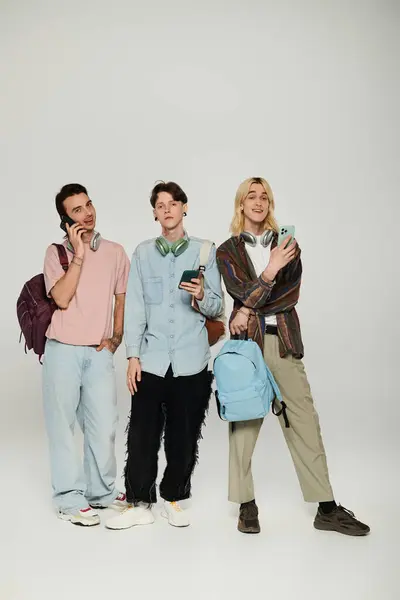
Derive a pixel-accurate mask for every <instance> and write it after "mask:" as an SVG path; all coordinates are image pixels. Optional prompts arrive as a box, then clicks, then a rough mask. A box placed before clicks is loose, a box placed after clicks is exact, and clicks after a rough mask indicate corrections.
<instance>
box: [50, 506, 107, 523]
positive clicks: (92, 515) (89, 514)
mask: <svg viewBox="0 0 400 600" xmlns="http://www.w3.org/2000/svg"><path fill="white" fill-rule="evenodd" d="M58 518H59V519H62V520H63V521H70V523H73V524H74V525H82V526H84V527H93V526H94V525H100V517H99V515H98V513H97V512H96V511H95V510H93V508H90V506H89V507H88V508H82V509H81V510H79V511H78V512H77V513H74V514H71V513H65V512H62V511H61V510H59V511H58Z"/></svg>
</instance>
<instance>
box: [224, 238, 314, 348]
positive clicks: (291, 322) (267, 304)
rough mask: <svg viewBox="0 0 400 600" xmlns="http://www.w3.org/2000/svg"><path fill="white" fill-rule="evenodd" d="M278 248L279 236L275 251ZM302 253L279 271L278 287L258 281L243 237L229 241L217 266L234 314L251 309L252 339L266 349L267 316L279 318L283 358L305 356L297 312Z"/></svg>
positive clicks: (262, 280) (249, 327) (276, 284)
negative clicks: (244, 308)
mask: <svg viewBox="0 0 400 600" xmlns="http://www.w3.org/2000/svg"><path fill="white" fill-rule="evenodd" d="M276 245H277V236H275V238H274V239H273V241H272V246H271V247H272V248H274V247H275V246H276ZM300 254H301V251H300V249H299V250H298V253H297V254H296V256H295V258H294V259H293V260H292V261H291V262H290V263H289V264H288V265H286V267H284V268H283V269H281V271H279V273H278V275H277V277H276V281H275V284H270V283H267V282H266V281H264V279H263V278H262V277H261V276H260V277H257V275H256V273H255V270H254V267H253V263H252V262H251V260H250V259H249V258H248V254H247V252H246V247H245V243H244V241H243V239H242V238H241V237H240V236H234V237H231V238H229V239H228V240H227V241H226V242H224V243H223V244H221V246H220V247H219V248H218V250H217V264H218V268H219V270H220V273H221V275H222V278H223V280H224V283H225V287H226V290H227V292H228V294H229V295H230V296H231V297H232V298H233V301H234V304H233V311H232V314H231V318H230V320H232V319H233V317H234V316H235V315H236V313H237V311H238V310H239V309H240V308H241V307H242V306H246V307H247V308H250V309H251V312H250V318H249V324H248V337H249V338H251V339H252V340H254V341H255V342H257V344H258V345H259V346H260V348H261V350H263V348H264V332H265V319H264V316H266V315H272V314H275V315H276V319H277V326H278V336H279V351H280V355H281V356H282V357H284V356H286V355H288V354H292V355H293V356H294V357H295V358H302V357H303V355H304V348H303V342H302V339H301V331H300V322H299V318H298V316H297V312H296V310H295V308H294V307H295V305H296V304H297V302H298V299H299V294H300V284H301V274H302V264H301V259H300Z"/></svg>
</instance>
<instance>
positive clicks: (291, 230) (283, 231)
mask: <svg viewBox="0 0 400 600" xmlns="http://www.w3.org/2000/svg"><path fill="white" fill-rule="evenodd" d="M295 231H296V230H295V226H294V225H282V226H281V227H279V234H278V246H280V245H281V244H282V242H283V241H284V240H285V239H286V238H287V237H288V235H290V240H289V241H288V243H287V244H286V248H287V247H288V246H289V245H290V244H291V243H292V242H293V240H294V239H295V238H294V234H295Z"/></svg>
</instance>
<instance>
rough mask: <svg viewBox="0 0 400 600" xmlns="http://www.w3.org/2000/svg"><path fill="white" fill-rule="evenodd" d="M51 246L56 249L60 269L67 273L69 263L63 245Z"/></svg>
mask: <svg viewBox="0 0 400 600" xmlns="http://www.w3.org/2000/svg"><path fill="white" fill-rule="evenodd" d="M53 246H55V247H56V248H57V252H58V258H59V260H60V264H61V266H62V268H63V269H64V271H68V267H69V261H68V256H67V251H66V249H65V246H64V245H63V244H53Z"/></svg>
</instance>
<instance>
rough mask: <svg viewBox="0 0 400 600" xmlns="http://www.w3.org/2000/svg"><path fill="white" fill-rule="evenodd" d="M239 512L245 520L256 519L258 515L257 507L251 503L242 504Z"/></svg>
mask: <svg viewBox="0 0 400 600" xmlns="http://www.w3.org/2000/svg"><path fill="white" fill-rule="evenodd" d="M240 512H241V513H242V516H243V518H244V519H246V520H251V519H256V518H257V517H258V508H257V506H256V505H255V504H252V503H248V504H247V503H246V504H243V505H242V507H241V510H240Z"/></svg>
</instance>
